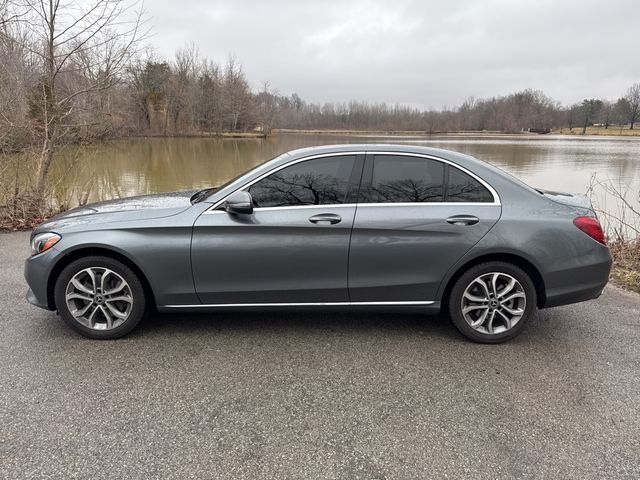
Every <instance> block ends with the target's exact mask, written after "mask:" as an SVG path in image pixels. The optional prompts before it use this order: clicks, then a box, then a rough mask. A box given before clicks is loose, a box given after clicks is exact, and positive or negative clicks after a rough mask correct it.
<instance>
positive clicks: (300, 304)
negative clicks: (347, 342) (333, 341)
mask: <svg viewBox="0 0 640 480" xmlns="http://www.w3.org/2000/svg"><path fill="white" fill-rule="evenodd" d="M434 303H435V302H434V301H423V300H419V301H399V302H293V303H207V304H195V305H162V308H211V307H315V306H319V307H333V306H358V305H361V306H375V305H432V304H434Z"/></svg>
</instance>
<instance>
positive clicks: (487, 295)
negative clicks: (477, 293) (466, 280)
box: [473, 278, 489, 300]
mask: <svg viewBox="0 0 640 480" xmlns="http://www.w3.org/2000/svg"><path fill="white" fill-rule="evenodd" d="M473 283H474V284H477V285H480V287H481V288H482V291H483V292H484V296H485V299H486V300H488V299H489V288H488V287H487V284H486V283H485V282H484V281H482V280H481V279H480V278H476V279H475V280H474V281H473Z"/></svg>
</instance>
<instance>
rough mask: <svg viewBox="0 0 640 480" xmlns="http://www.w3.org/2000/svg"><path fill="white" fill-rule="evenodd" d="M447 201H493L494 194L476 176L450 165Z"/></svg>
mask: <svg viewBox="0 0 640 480" xmlns="http://www.w3.org/2000/svg"><path fill="white" fill-rule="evenodd" d="M447 202H493V195H491V192H489V190H487V188H486V187H485V186H484V185H482V184H481V183H480V182H479V181H477V180H476V179H475V178H472V177H471V176H469V175H467V174H466V173H464V172H463V171H461V170H458V169H457V168H454V167H450V168H449V184H448V185H447Z"/></svg>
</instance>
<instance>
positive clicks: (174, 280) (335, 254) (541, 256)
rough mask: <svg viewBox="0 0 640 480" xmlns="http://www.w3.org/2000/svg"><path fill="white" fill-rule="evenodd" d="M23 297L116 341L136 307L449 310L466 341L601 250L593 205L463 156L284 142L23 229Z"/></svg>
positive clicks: (528, 304) (520, 317) (514, 321)
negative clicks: (201, 176) (202, 173)
mask: <svg viewBox="0 0 640 480" xmlns="http://www.w3.org/2000/svg"><path fill="white" fill-rule="evenodd" d="M31 242H32V256H31V257H30V258H29V259H28V260H27V261H26V265H25V276H26V279H27V282H28V284H29V287H30V289H29V291H28V293H27V299H28V300H29V302H31V303H32V304H34V305H37V306H39V307H42V308H46V309H49V310H57V311H58V312H59V314H60V315H61V316H62V318H63V319H64V320H65V322H66V323H67V324H68V325H69V326H70V327H71V328H73V329H74V330H76V331H77V332H80V333H81V334H83V335H85V336H87V337H91V338H100V339H108V338H117V337H121V336H123V335H125V334H127V333H128V332H130V331H131V330H132V329H133V328H134V327H135V326H136V325H137V324H138V323H139V322H140V320H141V319H142V318H143V316H144V314H145V312H148V311H153V310H154V309H157V310H160V311H172V310H173V311H175V310H221V309H222V310H224V309H229V308H294V307H298V308H304V307H323V308H328V309H329V308H337V307H341V306H348V307H372V306H375V307H394V308H414V309H416V308H417V309H420V310H422V311H424V312H425V313H437V312H439V311H440V310H446V311H448V314H449V315H450V317H451V320H452V321H453V323H454V325H455V326H456V327H457V328H458V330H459V331H460V332H461V333H462V334H463V335H465V336H466V337H467V338H469V339H471V340H474V341H478V342H487V343H497V342H502V341H505V340H507V339H510V338H512V337H514V336H516V335H517V334H518V333H519V332H521V331H522V329H523V328H524V327H525V324H526V322H527V321H528V320H529V319H530V318H531V317H532V314H533V312H534V310H535V308H536V307H537V308H547V307H553V306H556V305H563V304H569V303H574V302H581V301H584V300H590V299H594V298H596V297H598V296H599V295H600V293H601V292H602V290H603V288H604V286H605V285H606V283H607V280H608V277H609V270H610V268H611V255H610V252H609V249H608V248H607V246H606V240H605V236H604V234H603V232H602V229H601V227H600V224H599V222H598V220H597V218H596V215H595V213H594V211H593V208H592V206H591V203H590V202H589V200H588V199H586V198H585V197H582V196H576V195H570V194H565V193H557V192H548V191H542V190H536V189H533V188H530V187H529V186H527V185H525V184H523V183H522V182H520V181H519V180H517V179H515V178H513V177H511V176H509V175H508V174H506V173H504V172H503V171H501V170H499V169H497V168H495V167H493V166H491V165H489V164H487V163H484V162H482V161H480V160H476V159H474V158H472V157H469V156H466V155H462V154H458V153H454V152H449V151H445V150H438V149H431V148H421V147H413V146H394V145H349V146H330V147H318V148H308V149H301V150H295V151H292V152H289V153H285V154H283V155H280V156H278V157H277V158H275V159H273V160H271V161H269V162H267V163H264V164H262V165H260V166H258V167H256V168H255V169H253V170H251V171H250V172H248V173H245V174H243V175H241V176H240V177H238V178H236V179H234V180H232V181H230V182H228V183H227V184H225V185H223V186H220V187H218V188H210V189H205V190H201V191H198V192H181V193H171V194H162V195H146V196H140V197H132V198H125V199H119V200H112V201H106V202H100V203H95V204H92V205H87V206H83V207H79V208H76V209H73V210H69V211H67V212H65V213H63V214H61V215H58V216H56V217H54V218H52V219H50V220H49V221H47V222H45V223H43V224H42V225H40V226H39V227H38V228H36V229H35V230H34V232H33V233H32V237H31Z"/></svg>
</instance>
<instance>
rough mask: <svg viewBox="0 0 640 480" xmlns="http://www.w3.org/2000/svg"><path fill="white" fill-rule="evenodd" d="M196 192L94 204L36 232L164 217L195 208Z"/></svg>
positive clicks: (56, 219)
mask: <svg viewBox="0 0 640 480" xmlns="http://www.w3.org/2000/svg"><path fill="white" fill-rule="evenodd" d="M195 192H196V191H195V190H190V191H186V192H172V193H161V194H153V195H140V196H137V197H127V198H118V199H115V200H106V201H103V202H96V203H91V204H89V205H83V206H81V207H77V208H72V209H71V210H67V211H66V212H63V213H61V214H59V215H56V216H55V217H51V218H50V219H49V220H47V221H46V222H44V223H43V224H42V225H40V226H39V227H38V228H36V229H35V230H34V233H39V232H44V231H57V230H60V229H62V228H64V227H68V226H70V225H88V224H95V223H107V222H115V221H126V220H136V219H137V220H142V219H149V218H160V217H166V216H169V215H175V214H176V213H180V212H182V211H184V210H185V209H187V208H189V207H190V206H191V201H190V199H191V196H192V195H193V194H194V193H195Z"/></svg>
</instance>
